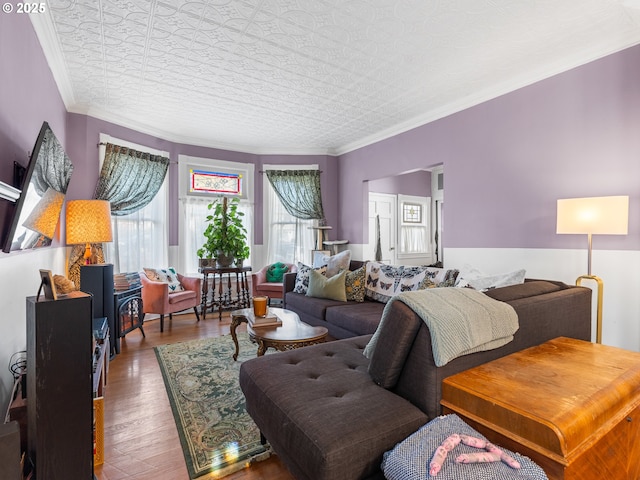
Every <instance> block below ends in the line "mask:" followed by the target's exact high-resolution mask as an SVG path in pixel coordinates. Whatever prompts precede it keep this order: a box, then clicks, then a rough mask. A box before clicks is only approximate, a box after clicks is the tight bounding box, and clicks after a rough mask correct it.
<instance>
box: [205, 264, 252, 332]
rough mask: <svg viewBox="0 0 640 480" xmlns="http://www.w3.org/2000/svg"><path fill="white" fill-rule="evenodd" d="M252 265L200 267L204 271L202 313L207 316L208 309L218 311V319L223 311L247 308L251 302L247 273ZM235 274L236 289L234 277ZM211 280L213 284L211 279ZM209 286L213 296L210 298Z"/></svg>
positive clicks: (220, 318)
mask: <svg viewBox="0 0 640 480" xmlns="http://www.w3.org/2000/svg"><path fill="white" fill-rule="evenodd" d="M250 271H251V267H200V273H202V276H203V278H202V300H201V304H200V313H202V319H203V320H204V319H206V318H207V310H208V309H210V310H211V311H212V312H213V311H215V310H217V311H218V320H222V311H223V310H229V309H233V308H246V307H249V306H250V304H251V295H250V293H249V281H248V280H247V273H248V272H250ZM234 276H235V291H234V288H233V287H234V285H233V283H232V281H231V280H232V278H233V277H234ZM210 280H211V284H210V283H209V281H210ZM209 288H211V297H210V299H209V291H210V290H209Z"/></svg>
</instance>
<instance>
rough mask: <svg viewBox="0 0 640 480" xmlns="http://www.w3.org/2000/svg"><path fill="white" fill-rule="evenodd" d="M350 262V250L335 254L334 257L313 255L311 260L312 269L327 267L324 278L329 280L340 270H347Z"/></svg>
mask: <svg viewBox="0 0 640 480" xmlns="http://www.w3.org/2000/svg"><path fill="white" fill-rule="evenodd" d="M350 262H351V250H345V251H344V252H340V253H337V254H335V255H315V256H314V259H313V268H320V267H322V266H324V265H326V266H327V272H326V277H327V278H331V277H333V276H334V275H337V274H338V273H340V272H341V271H342V270H349V263H350Z"/></svg>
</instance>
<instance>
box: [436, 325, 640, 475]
mask: <svg viewBox="0 0 640 480" xmlns="http://www.w3.org/2000/svg"><path fill="white" fill-rule="evenodd" d="M442 406H443V413H456V414H457V415H459V416H460V417H461V418H462V419H463V420H465V421H466V422H467V423H469V424H470V425H471V426H472V427H474V428H475V429H476V430H478V431H479V432H480V433H482V434H483V435H485V436H486V437H487V438H488V439H489V440H491V441H493V442H495V443H497V444H499V445H503V446H504V447H506V448H508V449H510V450H513V451H516V452H519V453H522V454H524V455H526V456H528V457H530V458H531V459H532V460H533V461H535V462H536V463H537V464H538V465H540V466H541V467H542V468H543V469H544V471H545V472H546V474H547V476H548V477H549V479H551V480H554V479H562V480H590V479H594V478H606V479H607V480H627V479H632V478H640V442H639V441H638V438H640V353H637V352H631V351H628V350H622V349H619V348H614V347H608V346H605V345H599V344H595V343H590V342H585V341H582V340H575V339H570V338H563V337H560V338H556V339H553V340H551V341H549V342H546V343H544V344H542V345H538V346H537V347H532V348H528V349H526V350H523V351H521V352H516V353H513V354H511V355H508V356H506V357H503V358H500V359H497V360H494V361H492V362H488V363H485V364H484V365H480V366H478V367H475V368H472V369H470V370H467V371H465V372H461V373H459V374H456V375H452V376H451V377H448V378H446V379H444V381H443V383H442Z"/></svg>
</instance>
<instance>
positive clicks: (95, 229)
mask: <svg viewBox="0 0 640 480" xmlns="http://www.w3.org/2000/svg"><path fill="white" fill-rule="evenodd" d="M66 226H67V228H66V230H67V245H83V244H84V245H85V246H86V248H85V251H84V259H85V264H86V265H89V264H90V263H91V262H90V259H91V244H92V243H103V242H111V241H112V239H113V237H112V233H111V205H110V203H109V202H108V201H106V200H71V201H69V202H67V223H66Z"/></svg>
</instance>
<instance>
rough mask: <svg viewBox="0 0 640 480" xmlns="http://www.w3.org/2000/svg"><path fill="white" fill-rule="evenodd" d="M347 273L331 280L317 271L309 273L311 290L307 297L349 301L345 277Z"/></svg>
mask: <svg viewBox="0 0 640 480" xmlns="http://www.w3.org/2000/svg"><path fill="white" fill-rule="evenodd" d="M346 276H347V271H346V270H343V271H342V272H340V273H338V274H337V275H334V276H333V277H331V278H327V277H325V276H324V275H323V274H321V273H320V272H318V271H317V270H310V271H309V288H308V289H307V293H306V295H307V296H308V297H315V298H328V299H329V300H338V301H340V302H346V301H347V295H346V293H345V292H346V291H345V277H346Z"/></svg>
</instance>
